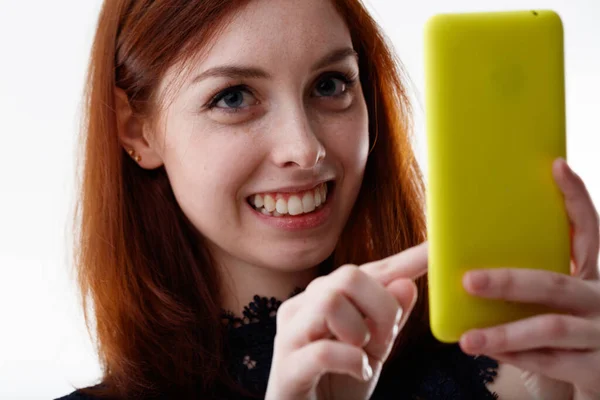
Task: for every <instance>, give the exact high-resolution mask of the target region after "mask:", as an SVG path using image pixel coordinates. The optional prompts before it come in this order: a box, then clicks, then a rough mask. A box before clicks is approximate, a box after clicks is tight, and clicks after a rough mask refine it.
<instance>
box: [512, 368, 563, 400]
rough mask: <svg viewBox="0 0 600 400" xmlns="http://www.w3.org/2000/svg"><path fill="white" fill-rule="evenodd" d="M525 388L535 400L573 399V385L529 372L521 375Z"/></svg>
mask: <svg viewBox="0 0 600 400" xmlns="http://www.w3.org/2000/svg"><path fill="white" fill-rule="evenodd" d="M521 379H523V383H524V384H525V388H526V389H527V391H528V392H529V394H531V395H532V396H533V398H534V399H536V400H562V399H572V398H573V385H571V384H570V383H566V382H561V381H557V380H555V379H552V378H548V377H546V376H543V375H540V374H536V373H533V372H529V371H523V372H522V373H521Z"/></svg>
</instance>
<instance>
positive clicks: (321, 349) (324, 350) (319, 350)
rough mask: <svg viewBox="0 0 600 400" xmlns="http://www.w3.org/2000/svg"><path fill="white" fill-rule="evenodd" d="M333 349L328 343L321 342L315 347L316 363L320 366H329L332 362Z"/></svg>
mask: <svg viewBox="0 0 600 400" xmlns="http://www.w3.org/2000/svg"><path fill="white" fill-rule="evenodd" d="M331 353H332V352H331V347H330V346H328V344H327V343H326V342H324V341H323V342H319V343H316V344H315V347H314V353H313V354H314V356H313V357H314V361H315V362H316V363H318V364H320V365H329V362H330V361H331V358H332V354H331Z"/></svg>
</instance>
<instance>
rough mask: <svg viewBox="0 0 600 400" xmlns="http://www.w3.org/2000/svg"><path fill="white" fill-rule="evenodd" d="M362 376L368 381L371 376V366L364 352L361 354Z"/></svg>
mask: <svg viewBox="0 0 600 400" xmlns="http://www.w3.org/2000/svg"><path fill="white" fill-rule="evenodd" d="M362 373H363V378H364V379H365V381H368V380H369V379H371V378H372V377H373V368H371V365H369V357H367V355H366V354H363V371H362Z"/></svg>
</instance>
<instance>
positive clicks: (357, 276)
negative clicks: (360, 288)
mask: <svg viewBox="0 0 600 400" xmlns="http://www.w3.org/2000/svg"><path fill="white" fill-rule="evenodd" d="M338 275H339V279H340V281H341V284H342V285H343V286H344V287H350V286H354V285H356V284H358V283H359V282H360V281H361V279H362V278H363V275H364V273H363V272H362V271H360V270H359V269H358V267H357V266H355V265H344V266H343V267H341V268H340V269H339V272H338Z"/></svg>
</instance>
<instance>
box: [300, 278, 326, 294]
mask: <svg viewBox="0 0 600 400" xmlns="http://www.w3.org/2000/svg"><path fill="white" fill-rule="evenodd" d="M326 278H327V275H325V276H319V277H317V278H315V279H313V280H312V281H310V283H309V284H308V286H306V289H305V292H308V291H313V290H315V288H318V287H320V286H321V285H322V284H323V281H325V279H326Z"/></svg>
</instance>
